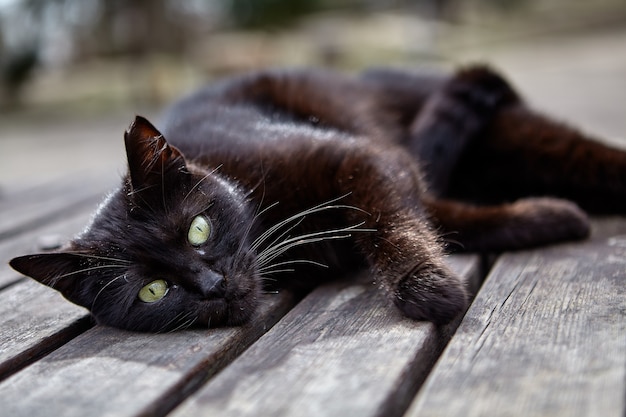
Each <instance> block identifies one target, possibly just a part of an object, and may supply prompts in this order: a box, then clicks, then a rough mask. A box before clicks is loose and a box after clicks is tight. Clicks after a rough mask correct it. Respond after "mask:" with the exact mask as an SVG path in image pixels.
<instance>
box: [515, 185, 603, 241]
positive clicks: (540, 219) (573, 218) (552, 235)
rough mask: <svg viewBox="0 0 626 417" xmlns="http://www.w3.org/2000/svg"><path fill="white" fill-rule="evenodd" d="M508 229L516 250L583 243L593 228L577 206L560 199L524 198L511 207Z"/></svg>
mask: <svg viewBox="0 0 626 417" xmlns="http://www.w3.org/2000/svg"><path fill="white" fill-rule="evenodd" d="M510 216H511V217H510V220H509V225H508V226H507V228H508V232H509V234H510V235H511V240H512V242H514V243H515V244H513V246H514V247H513V248H512V249H515V248H516V247H515V246H519V247H527V246H535V245H544V244H549V243H555V242H561V241H566V240H578V239H584V238H586V237H588V236H589V233H590V231H591V225H590V223H589V218H588V216H587V214H586V213H585V212H584V211H583V210H582V209H580V207H578V205H576V204H575V203H573V202H571V201H569V200H563V199H559V198H549V197H545V198H524V199H521V200H518V201H516V202H514V203H512V204H511V206H510Z"/></svg>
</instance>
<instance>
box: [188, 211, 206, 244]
mask: <svg viewBox="0 0 626 417" xmlns="http://www.w3.org/2000/svg"><path fill="white" fill-rule="evenodd" d="M209 236H211V224H210V223H209V221H208V220H207V218H206V217H204V216H196V217H194V219H193V221H192V222H191V226H189V232H188V233H187V240H188V241H189V243H191V244H192V245H193V246H200V245H202V244H203V243H205V242H206V241H207V240H209Z"/></svg>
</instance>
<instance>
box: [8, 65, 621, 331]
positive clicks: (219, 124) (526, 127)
mask: <svg viewBox="0 0 626 417" xmlns="http://www.w3.org/2000/svg"><path fill="white" fill-rule="evenodd" d="M162 127H163V130H162V131H163V133H164V135H162V134H161V133H160V132H159V131H158V130H157V129H156V128H154V127H153V126H152V125H151V124H150V123H149V122H148V121H147V120H145V119H143V118H141V117H137V118H136V120H135V122H134V123H133V124H132V125H131V126H130V128H129V129H128V131H127V132H126V134H125V142H126V151H127V156H128V166H129V172H128V175H127V176H126V177H125V178H124V179H123V183H122V186H121V187H120V188H119V189H118V190H117V191H115V192H114V193H113V194H111V195H110V196H109V197H108V198H107V199H106V201H105V202H104V203H103V204H102V205H101V207H100V208H99V209H98V212H97V213H96V215H95V217H94V220H93V222H92V224H91V225H90V226H89V227H88V228H87V229H86V231H85V232H83V233H82V234H81V235H80V236H78V237H76V238H75V239H74V240H73V241H71V242H70V243H69V244H67V245H66V247H64V248H63V249H62V250H61V251H59V252H58V253H47V254H37V255H28V256H23V257H19V258H15V259H13V260H12V261H11V265H12V266H13V268H15V269H16V270H18V271H20V272H22V273H24V274H26V275H29V276H31V277H33V278H35V279H36V280H38V281H40V282H42V283H44V284H46V285H49V286H51V287H53V288H55V289H57V290H59V291H60V292H61V293H62V294H63V295H64V296H65V297H66V298H68V299H69V300H71V301H73V302H74V303H76V304H79V305H82V306H85V307H87V308H88V309H90V310H91V312H92V313H93V315H94V316H95V318H96V320H97V321H98V322H99V323H102V324H107V325H111V326H116V327H121V328H126V329H134V330H142V331H166V330H173V329H178V328H184V327H188V326H191V325H202V326H217V325H237V324H240V323H243V322H245V321H246V320H248V319H249V318H250V316H251V315H252V314H253V313H254V311H255V307H256V306H257V304H258V302H259V298H260V294H261V292H262V289H263V286H264V285H266V284H268V283H269V284H277V285H299V286H302V287H310V286H313V285H315V284H317V283H318V282H319V281H320V280H321V279H323V278H324V277H326V276H337V274H338V273H339V272H341V271H346V270H350V269H354V268H357V267H359V266H361V265H367V266H369V267H370V269H371V271H372V274H373V276H374V277H375V279H376V281H377V284H378V285H379V286H380V287H381V289H382V290H384V291H386V292H387V293H388V294H389V296H390V298H391V299H392V300H393V301H394V303H395V304H396V305H397V306H398V307H399V308H400V310H402V312H403V313H404V314H406V315H407V316H409V317H412V318H415V319H418V320H430V321H433V322H435V323H446V322H448V321H450V320H451V319H453V318H454V317H455V316H456V315H458V314H459V313H461V312H462V311H464V309H465V308H466V307H467V296H466V292H465V289H464V288H463V285H462V283H461V282H460V280H459V278H458V277H457V276H455V274H454V273H452V272H451V271H450V270H449V269H448V267H447V266H446V264H445V263H444V260H443V255H444V246H445V243H444V239H443V238H442V237H441V236H446V238H447V239H449V240H450V242H452V241H454V242H455V243H450V242H449V243H448V244H449V249H462V250H470V251H503V250H511V249H519V248H524V247H529V246H535V245H543V244H549V243H552V242H558V241H563V240H568V239H581V238H584V237H586V236H587V235H588V233H589V221H588V219H587V216H586V214H585V212H583V211H582V209H580V208H579V206H578V205H577V204H576V203H578V204H579V205H580V207H582V208H583V209H586V210H588V211H592V212H605V213H622V214H623V213H626V152H622V151H619V150H616V149H610V148H608V147H606V146H603V145H600V144H598V143H596V142H592V141H590V140H589V139H587V138H586V137H584V136H583V135H581V134H580V133H578V132H577V131H575V130H573V129H571V128H568V127H566V126H563V125H560V124H558V123H555V122H553V121H551V120H549V119H547V118H545V117H543V116H541V115H539V114H536V113H534V112H533V111H532V110H530V109H529V108H528V107H527V106H526V105H525V104H524V102H523V101H522V99H521V98H520V97H519V96H518V94H517V93H516V92H515V91H514V90H513V89H512V88H511V86H510V85H509V84H508V83H507V82H506V81H505V80H504V79H503V78H501V76H499V75H498V74H496V73H495V72H493V71H492V70H490V69H488V68H485V67H473V68H468V69H464V70H460V71H459V72H457V73H456V74H454V75H452V76H443V75H442V76H422V75H412V74H408V73H402V72H397V71H392V70H374V71H369V72H367V73H365V74H363V75H362V76H360V77H354V78H352V77H347V76H342V75H338V74H334V73H327V72H318V71H285V72H280V71H268V72H261V73H255V74H251V75H249V76H245V77H241V78H236V79H231V80H227V81H225V82H223V83H221V84H218V85H215V86H212V87H209V88H206V89H203V90H200V91H198V92H197V93H195V94H193V95H192V96H190V97H188V98H186V99H184V100H182V101H181V102H179V103H177V104H175V105H174V106H173V107H172V108H171V109H170V111H169V113H168V116H167V117H166V122H165V123H164V124H163V126H162ZM166 138H167V140H166ZM545 195H548V196H551V197H540V198H537V197H532V196H545ZM526 197H530V198H526ZM556 197H558V198H556ZM520 198H521V199H520ZM560 198H565V199H567V200H565V199H560ZM569 200H571V201H575V202H576V203H574V202H570V201H569ZM321 265H323V266H325V267H326V268H329V269H330V271H328V270H324V269H321ZM285 269H295V270H296V272H294V273H291V274H288V273H284V274H278V272H284V271H283V270H285ZM274 280H278V281H274Z"/></svg>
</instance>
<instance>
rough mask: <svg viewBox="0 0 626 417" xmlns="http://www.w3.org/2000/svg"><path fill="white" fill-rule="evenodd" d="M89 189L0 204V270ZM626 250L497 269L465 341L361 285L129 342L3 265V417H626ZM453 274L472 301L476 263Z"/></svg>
mask: <svg viewBox="0 0 626 417" xmlns="http://www.w3.org/2000/svg"><path fill="white" fill-rule="evenodd" d="M68 184H69V183H68ZM95 184H96V183H93V184H92V185H93V187H92V188H88V187H85V186H84V185H82V184H80V181H76V182H75V183H74V185H71V184H70V185H68V186H67V187H68V188H67V189H63V190H61V189H55V188H54V186H51V187H40V188H37V190H39V191H38V193H39V196H38V197H37V196H35V195H34V194H29V193H28V190H25V189H24V190H23V192H22V191H20V194H19V195H17V194H15V195H14V199H13V200H11V199H10V198H9V199H6V198H5V197H6V196H3V197H2V198H0V213H2V216H3V217H2V218H3V219H7V218H9V217H13V218H14V219H16V220H18V221H17V223H16V224H11V222H9V221H4V220H3V221H4V222H0V230H4V231H5V233H4V234H0V257H1V258H2V260H3V261H8V259H10V258H11V257H12V256H16V255H20V254H24V253H28V252H30V251H33V250H39V249H38V248H37V246H38V245H39V241H40V238H41V237H42V236H47V235H54V234H59V235H62V236H64V237H66V238H69V237H70V236H72V235H73V234H75V233H76V232H78V231H80V230H81V229H82V228H83V227H84V225H85V224H86V223H87V221H88V219H89V216H90V213H91V212H92V211H93V210H94V209H95V208H96V206H97V201H98V200H99V199H100V198H101V196H102V194H103V192H104V191H105V190H106V188H109V187H108V186H107V187H101V188H98V186H96V185H95ZM103 185H104V184H103ZM48 192H49V193H53V194H54V193H57V192H63V193H66V194H67V196H68V197H66V198H65V199H63V198H58V199H54V201H55V202H54V204H53V205H51V206H49V208H51V210H52V211H51V212H49V211H47V208H46V206H38V204H37V200H38V198H41V199H45V198H46V197H45V196H46V193H48ZM81 196H84V198H83V197H81ZM11 201H18V202H20V204H24V206H25V207H27V208H28V209H24V212H23V213H20V210H19V209H16V208H15V206H14V205H13V204H12V203H11ZM15 204H17V203H15ZM2 228H4V229H2ZM625 255H626V221H624V219H622V218H617V217H614V218H606V219H602V220H600V221H597V222H596V224H595V235H594V238H593V239H592V240H590V241H587V242H581V243H576V244H568V245H560V246H555V247H551V248H541V249H538V250H535V251H528V252H520V253H515V254H507V255H504V256H501V257H500V258H498V259H497V262H496V265H495V268H494V269H493V270H492V271H491V273H490V276H489V279H488V281H487V283H486V284H485V285H484V286H483V287H482V288H481V289H480V291H479V292H478V296H477V299H476V301H475V302H474V304H473V305H472V306H471V307H470V310H469V312H468V314H467V316H466V317H465V318H464V319H463V321H462V322H461V325H460V328H459V331H458V332H457V333H455V334H454V330H455V328H456V326H458V325H459V321H460V320H458V321H457V322H455V323H453V324H451V325H450V326H448V327H442V328H436V327H435V326H433V325H432V324H430V323H418V322H413V321H411V320H408V319H406V318H403V317H402V316H401V315H400V313H399V312H398V311H396V309H395V308H394V307H393V306H392V305H391V303H390V302H389V301H388V300H387V299H386V297H385V296H384V295H383V294H382V293H380V292H379V291H378V290H377V289H376V288H374V286H373V285H371V282H369V280H368V279H367V275H366V274H365V275H363V277H362V278H364V279H362V280H358V279H357V280H353V281H350V280H348V281H344V282H337V283H333V284H329V285H326V286H323V287H320V288H318V289H317V290H315V291H314V292H312V293H311V294H309V295H308V296H307V297H306V298H305V299H304V300H302V301H300V302H299V303H298V302H297V300H294V299H293V297H292V296H291V295H289V294H288V293H282V294H280V295H276V296H268V297H270V299H269V301H268V303H266V304H265V305H264V308H263V309H262V311H260V312H259V314H258V316H257V318H256V320H255V321H254V322H253V323H250V324H249V325H248V326H245V327H240V328H231V329H211V330H189V331H184V332H178V333H174V334H164V335H147V334H136V333H129V332H123V331H119V330H115V329H111V328H106V327H101V326H95V327H93V323H92V321H91V319H90V318H89V316H88V314H87V312H86V310H84V309H82V308H79V307H76V306H74V305H72V304H70V303H69V302H67V301H65V300H64V299H63V298H62V297H61V296H60V295H59V294H58V293H56V292H55V291H53V290H51V289H49V288H47V287H44V286H41V285H39V284H37V283H35V282H33V281H30V280H26V279H23V278H21V277H20V276H19V275H18V274H17V273H15V272H14V271H11V270H10V269H9V268H8V266H7V265H6V264H5V262H3V265H2V266H1V267H0V405H1V406H0V416H2V417H4V416H7V417H8V416H11V417H13V416H29V417H30V416H48V415H64V416H65V415H68V416H87V415H115V416H139V415H151V416H161V415H166V414H171V415H174V416H186V415H220V416H222V415H224V416H228V415H255V416H257V415H258V416H262V415H272V416H274V415H279V416H280V415H283V416H290V415H298V416H301V415H312V414H315V415H340V416H349V415H358V416H368V415H369V416H399V415H402V414H403V413H404V412H405V411H406V409H407V407H409V406H411V408H410V409H409V412H408V414H406V416H407V417H412V416H422V415H426V416H429V415H446V416H447V415H452V416H454V415H463V416H465V415H468V416H471V415H511V416H522V415H523V416H527V415H531V416H532V415H550V416H552V415H557V416H559V415H581V416H582V415H585V416H596V415H602V416H611V415H619V416H622V417H623V410H624V409H626V405H625V402H626V401H625V400H624V398H625V397H626V388H625V387H626V360H625V358H626V324H625V323H626V290H625V288H626V285H625V284H626V256H625ZM449 261H450V263H451V264H452V266H453V268H454V269H456V270H457V271H458V272H459V273H460V274H461V275H462V276H464V277H466V279H467V280H468V286H469V287H470V288H471V289H474V290H476V289H478V287H479V285H480V281H481V279H480V278H481V277H482V276H483V273H484V271H482V270H483V269H484V262H481V261H480V260H479V258H478V257H476V256H462V257H457V256H454V257H450V259H449ZM294 306H295V307H294ZM290 310H291V311H290ZM275 323H277V324H276V325H275V326H274V327H272V326H273V325H274V324H275ZM268 330H269V331H268ZM450 338H451V339H450ZM448 341H450V342H449V343H448ZM446 344H447V348H446ZM444 348H445V349H446V350H445V351H444V354H443V357H442V358H441V359H440V361H439V362H438V363H437V365H434V366H435V367H434V368H433V364H434V363H435V361H436V360H437V357H438V356H439V354H440V353H441V351H442V350H444ZM246 349H247V350H246ZM433 369H434V370H433ZM425 379H426V383H424V384H423V385H422V383H423V382H424V380H425ZM420 386H422V388H421V389H420ZM418 389H419V392H418ZM416 393H417V395H418V396H417V397H415V395H416Z"/></svg>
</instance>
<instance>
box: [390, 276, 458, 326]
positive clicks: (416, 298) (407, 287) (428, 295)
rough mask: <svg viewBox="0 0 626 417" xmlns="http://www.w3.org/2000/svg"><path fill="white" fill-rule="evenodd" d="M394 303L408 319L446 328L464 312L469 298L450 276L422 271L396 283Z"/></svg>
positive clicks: (456, 280) (453, 277) (455, 279)
mask: <svg viewBox="0 0 626 417" xmlns="http://www.w3.org/2000/svg"><path fill="white" fill-rule="evenodd" d="M394 303H395V304H396V306H397V307H398V308H399V309H400V310H401V311H402V312H403V313H404V314H405V315H406V316H408V317H410V318H413V319H416V320H426V321H431V322H433V323H435V324H446V323H449V322H450V321H451V320H453V319H454V318H455V317H456V316H458V315H459V314H461V313H462V312H463V311H465V309H466V308H467V305H468V295H467V291H466V290H465V287H464V285H463V284H462V282H461V281H460V279H459V278H458V277H457V276H456V275H454V274H453V273H452V272H450V271H448V270H445V269H442V268H423V267H422V268H416V269H414V270H413V271H411V272H410V273H409V274H407V275H406V276H405V277H404V278H402V279H401V280H400V281H399V283H398V286H397V288H396V291H395V294H394Z"/></svg>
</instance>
